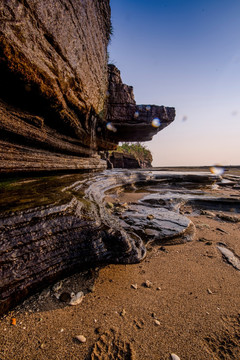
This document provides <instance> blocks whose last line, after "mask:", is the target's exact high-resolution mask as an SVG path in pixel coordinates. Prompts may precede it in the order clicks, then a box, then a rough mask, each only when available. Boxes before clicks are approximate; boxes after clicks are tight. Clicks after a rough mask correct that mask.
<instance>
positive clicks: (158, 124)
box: [152, 118, 161, 128]
mask: <svg viewBox="0 0 240 360" xmlns="http://www.w3.org/2000/svg"><path fill="white" fill-rule="evenodd" d="M160 125H161V121H160V120H159V119H158V118H155V119H153V121H152V126H153V127H155V128H158V127H159V126H160Z"/></svg>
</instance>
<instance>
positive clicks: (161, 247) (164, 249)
mask: <svg viewBox="0 0 240 360" xmlns="http://www.w3.org/2000/svg"><path fill="white" fill-rule="evenodd" d="M159 250H161V251H163V252H165V253H168V251H167V249H166V248H165V246H160V248H159Z"/></svg>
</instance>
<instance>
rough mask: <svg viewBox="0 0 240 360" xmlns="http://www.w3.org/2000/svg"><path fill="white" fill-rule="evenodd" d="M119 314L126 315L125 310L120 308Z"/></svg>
mask: <svg viewBox="0 0 240 360" xmlns="http://www.w3.org/2000/svg"><path fill="white" fill-rule="evenodd" d="M120 315H121V316H122V317H124V316H125V315H126V310H125V309H122V311H121V312H120Z"/></svg>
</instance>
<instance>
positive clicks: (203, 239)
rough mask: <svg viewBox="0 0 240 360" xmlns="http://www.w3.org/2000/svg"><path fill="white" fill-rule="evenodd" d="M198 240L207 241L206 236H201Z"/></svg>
mask: <svg viewBox="0 0 240 360" xmlns="http://www.w3.org/2000/svg"><path fill="white" fill-rule="evenodd" d="M198 241H200V242H206V241H207V239H205V238H204V237H202V238H199V239H198Z"/></svg>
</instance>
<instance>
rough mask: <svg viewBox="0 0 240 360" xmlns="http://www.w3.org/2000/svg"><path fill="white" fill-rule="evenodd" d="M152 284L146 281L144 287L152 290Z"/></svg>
mask: <svg viewBox="0 0 240 360" xmlns="http://www.w3.org/2000/svg"><path fill="white" fill-rule="evenodd" d="M152 285H153V284H152V282H151V281H149V280H146V281H145V283H144V286H145V287H147V288H151V287H152Z"/></svg>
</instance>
